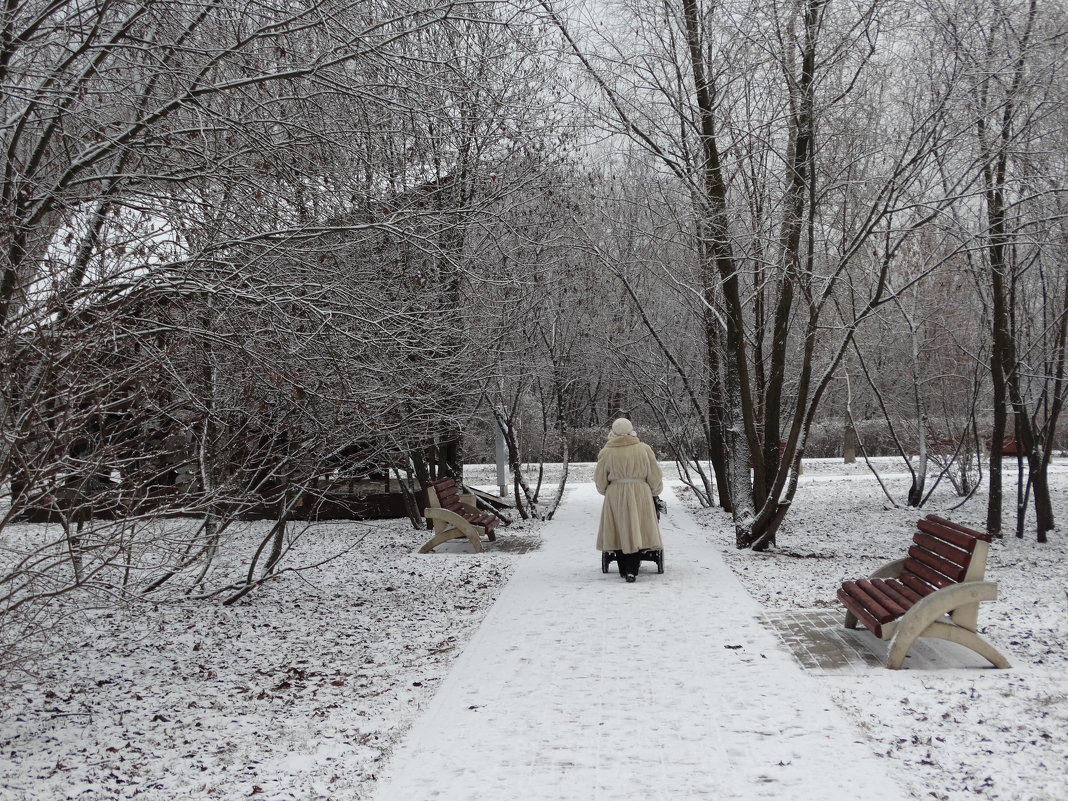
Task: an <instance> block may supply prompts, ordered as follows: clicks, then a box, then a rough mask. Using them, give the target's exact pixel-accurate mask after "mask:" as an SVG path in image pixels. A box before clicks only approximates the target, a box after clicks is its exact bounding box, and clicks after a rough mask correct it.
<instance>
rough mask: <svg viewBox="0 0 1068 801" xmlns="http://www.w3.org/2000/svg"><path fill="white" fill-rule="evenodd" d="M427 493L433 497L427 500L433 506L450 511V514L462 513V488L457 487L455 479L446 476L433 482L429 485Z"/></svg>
mask: <svg viewBox="0 0 1068 801" xmlns="http://www.w3.org/2000/svg"><path fill="white" fill-rule="evenodd" d="M427 492H428V493H432V497H428V498H427V501H429V502H430V505H431V506H438V507H439V508H441V509H448V510H449V511H450V512H460V511H462V509H463V507H462V506H461V505H460V488H459V487H457V486H456V479H455V478H452V477H449V476H446V477H445V478H439V479H438V480H437V481H431V482H430V483H429V484H427Z"/></svg>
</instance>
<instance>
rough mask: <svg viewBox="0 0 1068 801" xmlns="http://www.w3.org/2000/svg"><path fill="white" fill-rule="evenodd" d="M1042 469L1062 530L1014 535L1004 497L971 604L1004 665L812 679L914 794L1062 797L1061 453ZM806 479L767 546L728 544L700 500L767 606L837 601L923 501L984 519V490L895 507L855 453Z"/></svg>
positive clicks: (1064, 572) (1067, 769)
mask: <svg viewBox="0 0 1068 801" xmlns="http://www.w3.org/2000/svg"><path fill="white" fill-rule="evenodd" d="M898 464H899V465H900V463H898ZM880 467H881V468H882V469H883V470H884V471H885V472H886V473H887V474H890V473H893V474H896V476H895V477H892V478H889V479H888V487H889V488H890V489H891V490H892V491H893V490H896V492H893V493H892V494H894V495H895V497H896V498H898V499H900V498H902V497H903V496H904V494H905V490H906V489H907V487H908V479H907V478H906V477H905V476H904V475H902V471H901V468H900V467H894V466H892V465H890V464H887V463H883V464H881V465H880ZM1051 469H1052V470H1054V473H1053V475H1052V485H1053V503H1054V509H1055V512H1056V517H1057V520H1058V523H1059V528H1058V531H1057V532H1056V533H1054V534H1052V535H1051V537H1050V542H1049V543H1047V544H1045V545H1039V544H1037V543H1036V542H1035V534H1034V531H1033V529H1028V531H1027V533H1026V535H1025V538H1024V539H1017V538H1016V537H1015V536H1014V535H1012V534H1011V532H1012V531H1013V530H1014V518H1012V519H1010V517H1009V515H1010V514H1013V515H1014V514H1015V503H1014V498H1013V499H1008V498H1007V500H1008V501H1009V502H1008V503H1006V509H1007V510H1008V511H1007V512H1006V516H1005V524H1006V529H1007V530H1008V531H1009V532H1010V535H1009V536H1007V537H1006V538H1005V539H1004V540H1002V541H999V542H995V543H994V544H993V546H992V548H991V553H990V560H989V563H988V567H987V578H988V579H990V580H993V581H996V582H997V583H998V585H999V593H1000V597H999V598H998V600H997V601H995V602H993V603H984V604H982V605H981V606H980V611H979V625H980V632H982V633H983V634H984V636H986V637H987V638H989V639H990V640H991V641H992V642H993V643H995V646H996V647H997V648H998V649H999V650H1001V652H1002V653H1003V654H1005V655H1006V656H1007V657H1008V659H1009V661H1010V662H1011V663H1012V665H1013V667H1012V669H1011V670H1006V671H999V670H952V669H947V670H938V671H908V670H904V671H897V672H890V671H878V672H875V673H872V674H869V675H864V676H861V677H856V676H852V675H845V674H843V675H833V674H832V675H828V676H826V677H824V678H822V679H821V681H826V682H828V684H830V685H832V686H833V688H834V689H833V697H834V699H835V700H836V701H837V702H838V704H839V705H840V706H841V707H842V708H843V709H844V710H846V711H847V713H848V714H849V716H850V717H851V718H852V719H853V720H854V721H855V722H856V723H857V726H858V729H859V730H860V731H861V732H862V733H863V734H864V735H865V736H866V737H867V738H868V739H869V740H871V742H872V745H873V747H874V748H875V750H876V752H877V753H879V754H883V755H885V756H886V757H887V758H888V759H890V760H892V761H893V762H895V763H898V768H897V769H896V771H897V773H898V775H899V776H901V777H902V780H903V783H904V784H905V785H906V786H907V787H908V788H909V789H910V790H911V791H912V794H913V797H914V798H916V799H946V800H949V801H964V799H971V798H976V797H980V798H989V799H1012V800H1013V801H1060V800H1061V799H1065V798H1068V650H1066V648H1065V639H1066V634H1068V542H1066V541H1065V536H1064V533H1065V532H1066V531H1068V465H1064V464H1061V465H1057V466H1056V467H1055V468H1051ZM884 478H885V476H884ZM803 481H804V482H805V483H804V485H803V486H802V487H801V489H800V490H799V492H798V497H797V499H796V508H794V509H792V510H791V512H790V516H789V517H788V518H787V522H786V525H785V531H784V532H783V533H782V534H781V536H780V537H779V547H778V548H777V549H773V550H772V551H771V552H769V553H764V554H753V553H748V552H738V551H736V550H735V549H733V548H732V547H730V543H729V542H728V537H727V532H728V531H729V520H728V519H727V516H726V515H724V514H723V513H721V512H717V511H711V510H702V511H700V512H698V515H699V517H700V518H701V519H704V520H707V521H708V523H709V526H710V528H711V529H712V530H715V531H717V532H719V533H718V534H717V535H716V536H718V537H719V541H720V542H721V543H723V546H722V548H721V551H722V553H723V556H724V558H725V559H726V560H727V562H728V564H729V565H730V566H731V567H732V568H733V569H734V571H735V573H736V574H737V575H738V576H739V577H740V578H741V579H742V582H743V584H744V585H745V586H746V588H747V589H748V590H749V592H750V594H751V595H753V597H755V598H756V599H757V600H758V601H760V603H761V604H762V605H763V606H764V607H765V608H766V609H770V610H774V609H797V608H816V607H820V606H824V605H830V606H832V607H834V608H835V609H836V610H837V609H838V604H837V602H836V601H835V590H836V589H837V587H838V584H839V583H840V582H841V581H842V580H844V579H850V578H857V577H860V576H865V575H868V574H869V573H871V572H872V571H873V570H874V569H875V568H877V567H879V566H880V565H881V564H883V563H885V562H888V561H891V560H893V559H898V558H901V557H902V556H904V551H905V549H906V548H907V546H908V539H909V537H910V536H911V529H910V526H911V524H912V523H913V522H914V521H915V520H916V519H917V518H918V517H920V516H922V515H923V514H926V513H928V512H940V513H941V514H943V515H945V516H948V517H950V518H952V519H953V520H955V521H956V522H959V523H963V524H965V525H970V526H973V527H975V528H978V529H982V528H983V521H984V519H985V511H986V505H985V504H986V498H985V495H980V496H978V497H976V498H973V499H972V500H970V501H969V502H968V504H967V505H966V506H965V507H963V508H961V509H958V510H955V511H946V510H948V509H949V508H950V507H952V506H954V505H955V504H956V503H959V500H960V499H958V498H955V497H952V496H951V495H948V494H941V495H939V496H938V502H936V503H933V504H931V505H930V507H927V508H925V509H923V510H922V511H919V512H918V511H917V510H915V509H904V508H893V507H892V506H891V505H890V503H889V502H888V501H887V498H886V496H885V495H884V494H883V493H882V492H881V491H880V489H879V488H878V485H877V484H876V483H875V481H874V480H872V479H870V473H869V472H868V471H867V470H866V468H865V467H864V466H863V465H852V466H846V465H842V464H841V463H840V462H823V461H820V462H816V463H813V464H811V465H806V472H805V477H804V479H803ZM1014 494H1015V492H1014V485H1013V496H1014Z"/></svg>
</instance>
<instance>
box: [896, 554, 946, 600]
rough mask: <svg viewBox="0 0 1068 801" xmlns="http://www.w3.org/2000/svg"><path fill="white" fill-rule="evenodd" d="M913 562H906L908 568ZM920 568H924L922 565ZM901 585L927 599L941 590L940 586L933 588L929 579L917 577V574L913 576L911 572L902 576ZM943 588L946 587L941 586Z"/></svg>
mask: <svg viewBox="0 0 1068 801" xmlns="http://www.w3.org/2000/svg"><path fill="white" fill-rule="evenodd" d="M911 561H912V560H911V559H909V560H906V562H905V565H906V567H907V566H908V563H909V562H911ZM920 567H923V565H920ZM931 572H934V571H931ZM901 583H902V584H904V585H905V586H906V587H908V588H909V589H911V590H913V591H914V592H916V593H917V594H919V595H922V596H923V597H924V598H926V597H927V596H928V595H930V594H931V593H932V592H934V591H935V590H937V589H940V585H935V586H932V585H931V583H930V582H928V581H927V579H925V578H921V577H920V576H917V575H915V574H913V573H911V572H905V573H902V574H901ZM941 586H944V585H941Z"/></svg>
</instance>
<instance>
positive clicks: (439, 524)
mask: <svg viewBox="0 0 1068 801" xmlns="http://www.w3.org/2000/svg"><path fill="white" fill-rule="evenodd" d="M426 502H427V506H426V509H424V510H423V516H424V517H425V518H426V519H427V520H432V521H433V523H434V536H433V537H431V538H430V539H429V540H427V542H426V544H424V545H423V547H422V548H420V549H419V553H428V552H429V551H432V550H434V548H436V547H438V546H439V545H441V543H443V542H447V541H448V540H455V539H463V538H465V537H466V538H467V540H468V541H469V542H470V543H471V545H472V546H473V547H474V549H475V552H476V553H480V552H481V551H482V542H481V537H482V536H483V535H484V536H485V537H486V538H487V539H489V540H490V542H493V541H494V540H496V539H497V535H496V534H494V532H493V530H494V529H495V528H496V527H497V524H498V523H499V522H500V519H499V518H498V517H497V516H496V515H494V514H492V513H490V512H483V511H482V510H480V509H478V508H477V507H476V506H475V497H474V496H473V495H467V494H461V493H460V487H459V486H458V485H457V483H456V479H454V478H450V477H446V478H439V479H438V480H437V481H431V482H430V483H429V484H427V485H426Z"/></svg>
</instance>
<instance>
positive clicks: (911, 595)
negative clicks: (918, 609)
mask: <svg viewBox="0 0 1068 801" xmlns="http://www.w3.org/2000/svg"><path fill="white" fill-rule="evenodd" d="M875 581H876V582H880V581H882V582H883V583H884V584H887V585H889V586H891V587H893V588H894V590H895V591H896V592H898V593H900V594H901V595H902V596H904V597H905V598H907V599H908V601H909V603H910V604H914V603H916V602H917V601H922V600H923V596H922V595H920V593H918V592H916V590H914V589H912V588H911V587H906V586H905V585H904V584H902V583H901V582H900V581H898V580H897V579H875Z"/></svg>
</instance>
